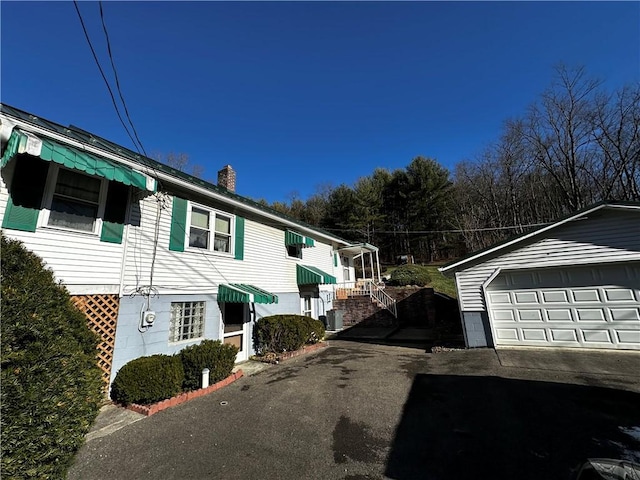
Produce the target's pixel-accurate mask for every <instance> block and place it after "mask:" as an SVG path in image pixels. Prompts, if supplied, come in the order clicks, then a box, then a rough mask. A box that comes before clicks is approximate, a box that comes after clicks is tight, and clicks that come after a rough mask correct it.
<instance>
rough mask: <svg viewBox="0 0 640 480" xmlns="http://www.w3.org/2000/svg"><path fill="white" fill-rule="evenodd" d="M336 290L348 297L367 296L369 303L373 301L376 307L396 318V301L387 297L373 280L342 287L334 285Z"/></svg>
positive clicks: (347, 284) (359, 281) (350, 283)
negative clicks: (383, 309)
mask: <svg viewBox="0 0 640 480" xmlns="http://www.w3.org/2000/svg"><path fill="white" fill-rule="evenodd" d="M336 290H343V291H345V294H346V295H348V296H368V297H369V298H371V301H375V302H376V303H377V304H378V306H380V307H382V308H385V309H387V310H389V311H390V312H391V313H392V314H393V316H394V317H395V318H398V309H397V307H396V300H395V299H394V298H393V297H391V296H389V295H388V294H387V293H386V292H385V291H384V290H382V288H380V287H379V286H378V285H377V284H376V283H375V282H374V281H373V280H370V279H365V280H358V281H357V282H348V283H345V284H344V287H339V286H337V285H336Z"/></svg>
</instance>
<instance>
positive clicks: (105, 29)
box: [98, 1, 149, 157]
mask: <svg viewBox="0 0 640 480" xmlns="http://www.w3.org/2000/svg"><path fill="white" fill-rule="evenodd" d="M98 3H99V5H100V20H101V21H102V30H103V31H104V36H105V38H106V40H107V52H108V54H109V60H110V61H111V69H112V70H113V76H114V78H115V80H116V89H117V90H118V95H119V96H120V101H121V102H122V106H123V107H124V113H125V115H126V116H127V120H129V124H130V125H131V130H133V134H134V135H135V137H136V140H137V141H138V144H139V145H140V148H141V149H142V152H143V153H144V155H145V156H146V157H148V156H149V155H147V152H146V150H145V149H144V146H143V145H142V142H141V141H140V138H139V137H138V132H137V131H136V127H135V125H134V124H133V121H132V120H131V116H130V115H129V109H128V108H127V102H125V101H124V96H123V95H122V90H121V89H120V80H119V78H118V71H117V70H116V65H115V62H114V60H113V54H112V53H111V42H110V41H109V33H108V32H107V25H106V24H105V21H104V12H103V11H102V1H100V2H98Z"/></svg>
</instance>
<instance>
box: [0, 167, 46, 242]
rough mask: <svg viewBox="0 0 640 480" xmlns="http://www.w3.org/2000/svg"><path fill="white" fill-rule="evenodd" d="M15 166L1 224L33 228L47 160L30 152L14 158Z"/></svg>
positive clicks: (40, 203)
mask: <svg viewBox="0 0 640 480" xmlns="http://www.w3.org/2000/svg"><path fill="white" fill-rule="evenodd" d="M14 161H15V162H16V163H15V170H14V172H13V178H12V180H11V185H10V188H9V199H8V201H7V207H6V209H5V213H4V218H3V219H2V228H7V229H12V230H22V231H25V232H35V231H36V227H37V225H38V215H39V213H40V208H41V207H42V196H43V194H44V189H45V186H46V183H47V175H48V172H49V163H48V162H43V161H42V160H40V159H39V158H36V157H31V156H29V155H20V156H18V158H16V159H15V160H14Z"/></svg>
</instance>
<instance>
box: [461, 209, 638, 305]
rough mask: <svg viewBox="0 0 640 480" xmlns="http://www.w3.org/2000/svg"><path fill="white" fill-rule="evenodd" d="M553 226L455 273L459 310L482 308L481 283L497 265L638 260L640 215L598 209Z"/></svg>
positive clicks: (536, 265) (535, 265)
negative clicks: (528, 241) (523, 243)
mask: <svg viewBox="0 0 640 480" xmlns="http://www.w3.org/2000/svg"><path fill="white" fill-rule="evenodd" d="M592 216H593V217H594V218H589V219H584V220H576V221H574V222H570V223H568V224H565V225H562V226H560V227H558V228H557V229H553V230H551V231H549V232H547V233H545V235H548V238H544V239H539V240H537V241H535V240H533V243H531V244H529V245H526V246H522V247H520V248H517V249H516V250H512V251H508V252H506V253H503V254H502V255H500V256H498V257H495V258H492V259H489V260H487V261H485V262H483V263H480V264H478V265H476V266H473V267H470V268H468V269H466V270H463V271H460V272H457V273H456V279H457V281H458V285H459V291H458V298H459V301H460V307H461V310H462V311H486V306H485V301H484V294H483V291H482V284H483V283H484V282H486V280H487V279H489V277H490V276H491V275H493V274H494V273H495V272H496V270H497V269H498V268H501V269H517V268H535V267H552V266H563V265H580V264H582V265H588V264H593V263H607V262H624V261H632V260H640V219H639V217H640V215H639V214H638V213H637V212H627V211H612V210H607V209H604V210H601V211H599V212H597V213H594V214H592Z"/></svg>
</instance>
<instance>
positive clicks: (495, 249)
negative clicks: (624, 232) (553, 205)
mask: <svg viewBox="0 0 640 480" xmlns="http://www.w3.org/2000/svg"><path fill="white" fill-rule="evenodd" d="M605 208H610V209H623V210H635V211H638V212H640V202H600V203H596V204H594V205H591V206H589V207H586V208H584V209H582V210H579V211H577V212H575V213H572V214H570V215H568V216H566V217H563V218H561V219H560V220H558V221H556V222H554V223H551V224H549V225H546V226H544V227H541V228H538V229H536V230H533V231H531V232H529V233H525V234H522V235H518V236H516V237H513V238H510V239H507V240H505V241H503V242H499V243H496V244H494V245H491V246H490V247H488V248H485V249H483V250H479V251H477V252H473V253H471V254H470V255H467V256H466V257H463V258H460V259H457V260H454V261H453V262H450V263H448V264H446V265H443V266H442V267H440V268H438V270H439V271H440V272H442V273H443V274H445V275H447V274H453V273H455V272H457V271H460V270H464V269H465V268H467V267H468V266H470V265H471V264H477V263H480V262H481V261H483V260H484V259H485V258H487V259H488V258H490V257H493V256H495V255H496V254H497V253H502V252H503V251H506V250H509V249H512V248H513V247H515V246H517V245H519V244H522V243H524V242H526V241H527V240H529V239H530V238H532V237H536V236H539V235H540V234H542V233H546V232H548V231H549V230H552V229H554V228H557V227H559V226H561V225H564V224H566V223H569V222H572V221H574V220H578V219H580V218H583V217H586V216H587V215H589V214H591V213H593V212H596V211H598V210H601V209H605Z"/></svg>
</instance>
